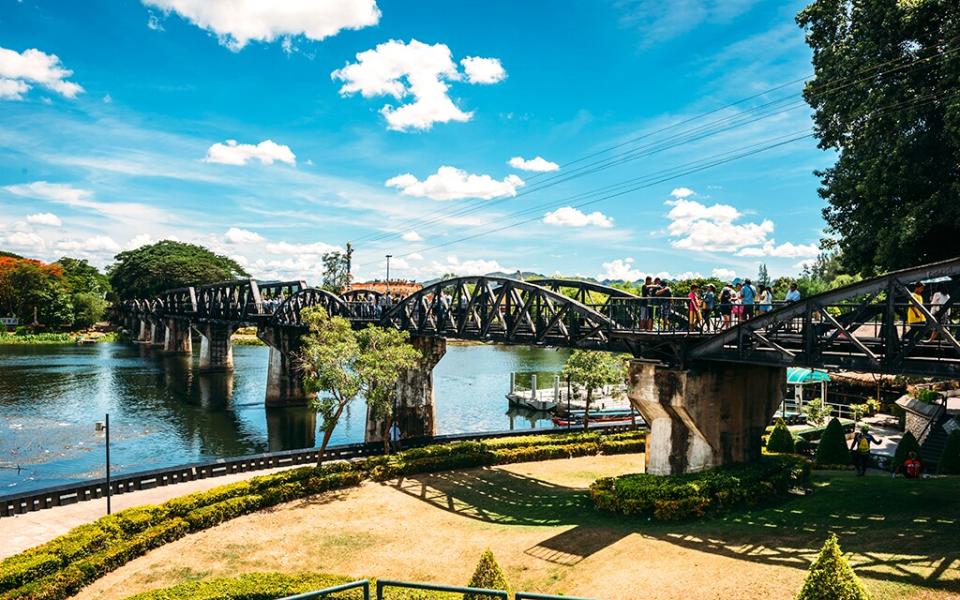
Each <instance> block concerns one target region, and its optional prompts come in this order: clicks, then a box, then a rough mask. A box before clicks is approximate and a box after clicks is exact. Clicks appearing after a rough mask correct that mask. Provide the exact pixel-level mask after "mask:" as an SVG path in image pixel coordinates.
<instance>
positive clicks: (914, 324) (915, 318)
mask: <svg viewBox="0 0 960 600" xmlns="http://www.w3.org/2000/svg"><path fill="white" fill-rule="evenodd" d="M910 295H911V296H912V297H913V299H914V301H916V304H914V303H913V302H911V303H910V306H908V307H907V326H908V327H909V328H910V332H911V333H913V332H916V333H914V335H915V336H920V335H921V334H922V333H923V330H924V328H926V326H927V318H926V317H925V316H923V313H922V312H920V309H919V308H917V304H920V305H922V304H923V282H922V281H918V282H917V283H915V284H914V285H913V292H912V293H911V294H910Z"/></svg>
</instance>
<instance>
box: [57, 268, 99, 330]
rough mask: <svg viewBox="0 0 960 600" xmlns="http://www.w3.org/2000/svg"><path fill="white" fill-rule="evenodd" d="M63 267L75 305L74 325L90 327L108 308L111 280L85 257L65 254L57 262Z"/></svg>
mask: <svg viewBox="0 0 960 600" xmlns="http://www.w3.org/2000/svg"><path fill="white" fill-rule="evenodd" d="M54 264H57V265H59V266H60V268H62V269H63V285H64V287H65V289H66V292H67V294H68V295H69V296H70V304H71V305H72V306H73V326H74V327H76V328H85V327H90V326H91V325H93V324H94V323H96V322H98V321H99V320H100V319H102V318H103V315H104V313H105V312H106V310H107V301H106V297H107V294H108V293H109V292H110V280H109V279H108V278H107V276H106V275H104V274H103V273H101V272H100V271H99V270H98V269H97V268H96V267H94V266H93V265H91V264H90V263H88V262H87V261H86V260H84V259H79V258H70V257H68V256H64V257H63V258H61V259H60V260H58V261H57V262H56V263H54Z"/></svg>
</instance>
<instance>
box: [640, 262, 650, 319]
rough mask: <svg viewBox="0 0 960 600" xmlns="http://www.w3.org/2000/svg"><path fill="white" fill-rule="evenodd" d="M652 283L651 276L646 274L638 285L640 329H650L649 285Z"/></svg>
mask: <svg viewBox="0 0 960 600" xmlns="http://www.w3.org/2000/svg"><path fill="white" fill-rule="evenodd" d="M652 285H653V277H650V276H649V275H647V277H646V279H644V280H643V285H641V286H640V298H641V300H640V329H643V330H650V329H652V327H651V324H650V319H651V317H650V311H651V307H650V286H652Z"/></svg>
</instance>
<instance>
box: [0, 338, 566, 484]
mask: <svg viewBox="0 0 960 600" xmlns="http://www.w3.org/2000/svg"><path fill="white" fill-rule="evenodd" d="M566 356H567V353H566V352H562V351H554V350H547V349H540V348H509V347H503V346H457V345H451V346H450V347H449V348H448V351H447V355H446V356H445V357H444V358H443V360H441V361H440V363H439V364H438V365H437V368H436V369H435V371H434V386H435V393H436V399H437V406H436V414H437V428H438V432H439V433H442V434H443V433H464V432H474V431H495V430H503V429H532V428H543V427H552V423H551V422H550V420H549V418H548V417H549V415H547V414H545V413H524V412H520V411H516V410H511V411H508V410H507V401H506V399H505V394H506V393H507V392H508V391H509V373H510V372H511V371H532V370H537V371H557V370H559V369H560V368H561V367H562V365H563V362H564V360H565V359H566ZM234 360H235V365H236V368H235V371H234V372H233V373H209V374H200V373H199V371H198V366H199V365H198V358H197V357H184V356H164V355H162V353H160V352H158V351H154V350H149V349H147V348H144V347H142V346H136V345H125V344H97V345H92V346H32V347H23V346H5V347H3V346H0V467H9V466H16V465H20V466H21V467H22V471H21V472H20V473H19V474H18V473H17V472H16V471H15V470H14V469H8V468H0V494H3V493H13V492H14V491H21V490H27V489H33V488H38V487H45V486H49V485H56V484H60V483H66V482H68V481H76V480H82V479H85V478H90V477H97V476H102V474H103V465H102V463H103V439H102V437H98V436H96V435H95V433H94V428H93V427H94V423H95V422H96V421H98V420H102V419H103V415H104V413H107V412H109V413H110V423H111V425H112V427H113V434H112V436H111V441H112V447H111V458H112V460H113V462H114V464H115V469H114V470H115V472H124V471H134V470H142V469H148V468H156V467H160V466H167V465H174V464H180V463H187V462H193V461H198V460H209V459H212V458H217V457H227V456H238V455H243V454H253V453H259V452H266V451H273V450H288V449H295V448H308V447H312V446H314V445H315V444H316V443H317V440H318V439H319V438H318V435H317V428H318V423H317V419H316V415H315V414H313V413H312V412H311V411H310V410H309V409H308V408H306V407H290V408H270V409H267V408H265V406H264V402H263V399H264V391H265V386H266V374H267V373H266V371H267V349H266V348H263V347H250V346H239V347H237V348H235V351H234ZM365 415H366V407H365V406H364V405H363V403H362V401H358V403H357V404H356V405H355V406H353V407H351V409H350V410H349V411H348V412H347V413H346V414H345V416H344V417H343V420H342V421H341V423H340V425H339V426H338V427H337V430H336V432H335V433H334V436H333V438H332V440H331V443H334V444H337V443H347V442H357V441H361V440H362V439H363V431H364V418H365Z"/></svg>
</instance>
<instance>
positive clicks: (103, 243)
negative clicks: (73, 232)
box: [55, 235, 120, 254]
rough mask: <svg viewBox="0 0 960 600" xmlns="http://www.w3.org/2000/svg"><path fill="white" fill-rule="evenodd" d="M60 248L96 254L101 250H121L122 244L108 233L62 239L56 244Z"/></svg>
mask: <svg viewBox="0 0 960 600" xmlns="http://www.w3.org/2000/svg"><path fill="white" fill-rule="evenodd" d="M55 246H56V248H57V249H58V250H66V251H69V252H77V251H80V252H85V253H91V254H96V253H99V252H110V253H116V252H120V244H118V243H116V242H115V241H113V239H112V238H110V237H109V236H106V235H95V236H92V237H89V238H86V239H70V240H60V241H58V242H57V243H56V244H55Z"/></svg>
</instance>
